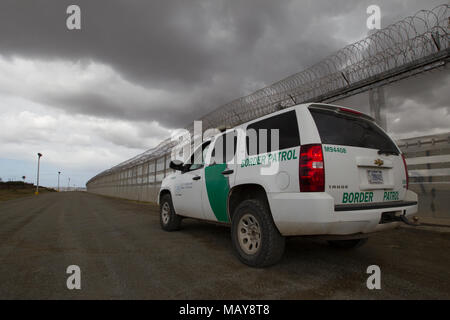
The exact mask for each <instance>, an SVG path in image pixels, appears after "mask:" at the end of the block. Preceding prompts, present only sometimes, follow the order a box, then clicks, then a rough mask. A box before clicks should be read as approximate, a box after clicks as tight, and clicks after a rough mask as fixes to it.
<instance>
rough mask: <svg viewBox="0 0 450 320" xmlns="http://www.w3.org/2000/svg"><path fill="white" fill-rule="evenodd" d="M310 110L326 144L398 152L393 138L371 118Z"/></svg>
mask: <svg viewBox="0 0 450 320" xmlns="http://www.w3.org/2000/svg"><path fill="white" fill-rule="evenodd" d="M309 110H310V111H311V114H312V116H313V118H314V121H315V122H316V126H317V129H318V130H319V134H320V138H321V140H322V143H324V144H336V145H344V146H352V147H361V148H371V149H381V150H391V151H396V152H398V149H397V147H396V146H395V144H394V143H393V142H392V140H391V138H389V136H388V135H387V134H386V133H385V132H384V131H383V130H381V129H380V128H379V127H378V126H376V125H375V123H373V122H372V121H370V120H366V119H364V118H361V117H357V116H351V115H345V114H341V113H336V112H334V111H328V110H319V109H313V108H310V109H309Z"/></svg>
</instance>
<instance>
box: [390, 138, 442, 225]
mask: <svg viewBox="0 0 450 320" xmlns="http://www.w3.org/2000/svg"><path fill="white" fill-rule="evenodd" d="M398 145H399V147H400V149H401V150H402V152H403V153H404V154H405V157H406V163H407V165H408V169H409V186H410V187H409V188H410V189H411V190H412V191H414V192H417V193H418V195H419V212H420V215H421V216H427V217H433V218H450V212H449V208H450V132H448V133H445V134H438V135H431V136H425V137H417V138H410V139H403V140H399V141H398Z"/></svg>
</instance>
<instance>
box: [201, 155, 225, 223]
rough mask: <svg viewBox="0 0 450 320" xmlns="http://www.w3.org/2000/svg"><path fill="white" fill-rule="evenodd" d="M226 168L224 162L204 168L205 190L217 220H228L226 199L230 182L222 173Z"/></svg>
mask: <svg viewBox="0 0 450 320" xmlns="http://www.w3.org/2000/svg"><path fill="white" fill-rule="evenodd" d="M226 168H227V164H226V163H221V164H215V165H213V166H209V167H206V168H205V181H206V191H207V193H208V200H209V204H210V206H211V209H212V210H213V212H214V215H215V216H216V218H217V220H218V221H221V222H228V215H227V201H228V192H229V191H230V184H229V183H228V178H227V177H226V176H224V175H223V174H222V171H224V170H225V169H226Z"/></svg>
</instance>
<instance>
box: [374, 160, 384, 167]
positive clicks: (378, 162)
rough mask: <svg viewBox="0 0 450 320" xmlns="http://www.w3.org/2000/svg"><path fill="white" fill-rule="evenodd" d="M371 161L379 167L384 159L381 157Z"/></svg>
mask: <svg viewBox="0 0 450 320" xmlns="http://www.w3.org/2000/svg"><path fill="white" fill-rule="evenodd" d="M373 163H374V164H376V165H377V166H379V167H381V166H382V165H383V164H384V161H383V160H381V159H377V160H375V161H374V162H373Z"/></svg>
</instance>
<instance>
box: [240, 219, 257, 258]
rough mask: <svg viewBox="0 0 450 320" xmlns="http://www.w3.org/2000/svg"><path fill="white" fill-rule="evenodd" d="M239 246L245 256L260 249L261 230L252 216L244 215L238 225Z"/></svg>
mask: <svg viewBox="0 0 450 320" xmlns="http://www.w3.org/2000/svg"><path fill="white" fill-rule="evenodd" d="M238 239H239V245H240V247H241V249H242V251H244V252H245V253H246V254H255V253H257V252H258V250H259V248H260V247H261V228H260V226H259V222H258V220H257V219H256V218H255V216H254V215H252V214H250V213H247V214H244V215H243V216H242V218H241V220H239V223H238Z"/></svg>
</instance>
